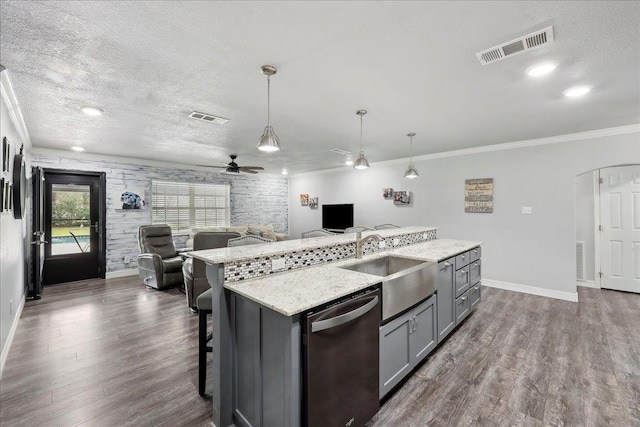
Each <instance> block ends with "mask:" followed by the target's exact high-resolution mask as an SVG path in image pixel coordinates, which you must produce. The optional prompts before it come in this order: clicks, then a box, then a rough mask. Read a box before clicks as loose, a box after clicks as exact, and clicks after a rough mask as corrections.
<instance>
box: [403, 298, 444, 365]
mask: <svg viewBox="0 0 640 427" xmlns="http://www.w3.org/2000/svg"><path fill="white" fill-rule="evenodd" d="M436 311H437V310H436V296H435V295H433V296H432V297H431V298H429V299H428V300H426V301H425V302H423V303H422V304H420V305H419V306H418V307H416V308H414V309H413V310H412V312H413V329H412V331H411V338H410V339H409V345H410V349H411V358H412V359H413V360H412V363H413V365H414V366H415V365H416V364H418V363H419V362H420V361H421V360H422V359H424V358H425V357H427V355H428V354H429V353H431V350H433V349H434V348H435V347H436V345H437V344H438V341H437V336H438V335H437V330H436V324H437V320H436Z"/></svg>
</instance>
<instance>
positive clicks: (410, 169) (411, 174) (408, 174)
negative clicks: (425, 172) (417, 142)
mask: <svg viewBox="0 0 640 427" xmlns="http://www.w3.org/2000/svg"><path fill="white" fill-rule="evenodd" d="M407 136H408V137H409V144H410V146H411V151H410V153H411V158H410V159H409V166H407V170H406V171H404V177H405V178H409V179H413V178H417V177H418V175H419V174H418V170H417V169H416V168H415V166H413V137H414V136H416V134H415V133H414V132H411V133H408V134H407Z"/></svg>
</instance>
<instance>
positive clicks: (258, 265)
mask: <svg viewBox="0 0 640 427" xmlns="http://www.w3.org/2000/svg"><path fill="white" fill-rule="evenodd" d="M377 234H379V235H380V236H381V237H382V239H383V240H382V241H383V243H382V244H380V243H379V242H370V243H367V244H366V245H365V247H364V254H365V256H364V259H365V260H367V259H371V258H374V257H380V256H384V255H389V254H393V255H397V256H401V257H405V258H411V259H416V260H423V261H431V262H436V263H437V262H439V261H442V260H444V259H447V258H450V257H453V256H455V255H458V254H461V253H464V252H465V251H468V250H470V249H472V248H475V247H478V246H479V244H480V242H470V241H459V240H450V239H436V229H435V228H433V227H404V228H399V229H391V230H380V231H378V232H377ZM364 235H365V236H366V235H367V233H364ZM191 254H192V255H193V256H194V257H196V258H198V259H201V260H203V261H205V262H206V263H207V278H208V280H209V282H210V284H211V286H212V289H213V340H212V343H213V352H212V355H213V369H212V370H210V372H211V371H212V373H213V383H214V387H213V391H212V397H213V407H214V422H215V424H216V426H229V425H231V424H233V423H234V422H235V423H236V424H237V425H252V426H260V425H263V426H269V425H279V426H280V425H281V426H298V425H301V414H302V407H301V386H302V384H301V383H302V377H301V370H302V366H301V364H302V361H301V348H302V342H301V341H302V331H301V322H300V317H301V313H304V312H306V311H307V310H309V309H312V308H314V307H317V306H320V305H322V304H325V303H328V302H331V301H334V300H336V299H338V298H341V297H344V296H348V295H351V294H353V293H355V292H358V291H360V290H363V289H366V288H369V287H371V286H372V285H376V284H377V283H380V277H378V276H374V275H370V274H365V273H359V272H356V271H351V270H347V269H343V268H341V267H343V266H346V265H350V264H353V263H354V262H357V260H355V259H354V258H353V257H354V256H355V234H349V235H337V236H329V237H320V238H311V239H301V240H292V241H286V242H277V243H271V244H266V245H256V246H245V247H236V248H223V249H213V250H205V251H197V252H192V253H191ZM282 267H284V270H283V271H278V270H279V269H281V268H282Z"/></svg>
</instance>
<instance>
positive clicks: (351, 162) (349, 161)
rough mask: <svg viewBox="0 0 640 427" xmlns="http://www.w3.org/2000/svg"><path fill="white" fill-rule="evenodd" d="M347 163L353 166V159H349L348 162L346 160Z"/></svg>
mask: <svg viewBox="0 0 640 427" xmlns="http://www.w3.org/2000/svg"><path fill="white" fill-rule="evenodd" d="M344 164H345V165H347V166H352V165H353V160H347V161H346V162H344Z"/></svg>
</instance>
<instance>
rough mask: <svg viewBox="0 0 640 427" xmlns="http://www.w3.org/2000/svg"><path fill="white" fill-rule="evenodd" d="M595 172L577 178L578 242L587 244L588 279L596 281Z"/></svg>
mask: <svg viewBox="0 0 640 427" xmlns="http://www.w3.org/2000/svg"><path fill="white" fill-rule="evenodd" d="M593 190H594V188H593V172H587V173H584V174H582V175H578V176H577V177H576V240H579V241H584V242H586V254H585V255H586V256H585V264H586V269H587V276H586V279H587V280H590V281H594V280H595V246H594V242H595V232H594V227H595V223H594V209H593V203H594V197H593Z"/></svg>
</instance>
